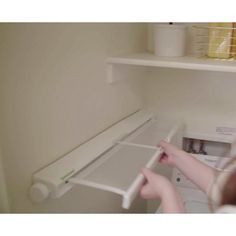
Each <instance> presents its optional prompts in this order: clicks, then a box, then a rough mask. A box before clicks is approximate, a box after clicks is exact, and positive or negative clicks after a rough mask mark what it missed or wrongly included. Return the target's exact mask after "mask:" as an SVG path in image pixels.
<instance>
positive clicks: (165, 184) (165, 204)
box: [140, 168, 184, 213]
mask: <svg viewBox="0 0 236 236" xmlns="http://www.w3.org/2000/svg"><path fill="white" fill-rule="evenodd" d="M142 173H143V175H144V177H145V178H146V183H145V184H144V185H143V187H142V188H141V191H140V195H141V197H142V198H145V199H158V198H160V199H161V206H162V210H163V212H164V213H181V212H184V206H183V202H182V199H181V197H180V195H179V193H178V192H177V190H176V189H175V187H174V185H173V184H172V183H171V182H170V181H169V180H168V179H167V178H165V177H164V176H161V175H157V174H155V173H153V172H152V171H151V170H149V169H147V168H144V169H143V171H142Z"/></svg>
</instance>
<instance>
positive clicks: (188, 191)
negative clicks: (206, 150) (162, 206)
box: [159, 154, 229, 213]
mask: <svg viewBox="0 0 236 236" xmlns="http://www.w3.org/2000/svg"><path fill="white" fill-rule="evenodd" d="M193 156H194V157H195V158H197V159H198V160H199V161H202V162H203V163H205V164H206V165H208V166H211V167H213V168H216V169H221V167H223V166H224V164H225V163H226V162H228V160H229V158H227V157H225V158H223V157H219V156H211V155H201V154H193ZM172 183H173V184H174V185H175V186H176V187H177V190H178V192H179V193H180V195H181V197H182V199H183V202H184V206H185V210H186V212H187V213H211V208H210V207H209V206H210V205H209V199H208V197H207V196H206V194H205V193H203V192H202V191H201V190H199V188H198V187H197V186H196V185H195V184H193V183H192V182H191V181H190V180H189V179H188V178H186V177H185V176H184V175H183V174H182V173H181V172H180V171H179V170H178V169H176V168H174V169H173V174H172ZM159 211H160V210H159Z"/></svg>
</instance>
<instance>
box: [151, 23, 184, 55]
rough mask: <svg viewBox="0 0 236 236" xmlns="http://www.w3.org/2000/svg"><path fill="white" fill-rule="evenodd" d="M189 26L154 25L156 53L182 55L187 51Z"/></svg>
mask: <svg viewBox="0 0 236 236" xmlns="http://www.w3.org/2000/svg"><path fill="white" fill-rule="evenodd" d="M186 37H187V26H184V25H179V24H178V25H176V24H155V25H154V53H155V55H157V56H164V57H165V56H166V57H180V56H184V55H185V53H186V44H187V38H186Z"/></svg>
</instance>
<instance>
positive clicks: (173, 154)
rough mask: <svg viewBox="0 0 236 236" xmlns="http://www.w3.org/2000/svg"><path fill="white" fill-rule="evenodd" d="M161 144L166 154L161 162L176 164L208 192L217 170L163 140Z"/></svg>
mask: <svg viewBox="0 0 236 236" xmlns="http://www.w3.org/2000/svg"><path fill="white" fill-rule="evenodd" d="M160 146H161V147H162V148H163V149H164V155H163V157H162V158H161V160H160V162H162V163H168V164H172V165H174V166H175V167H176V168H178V169H179V170H180V171H181V172H182V173H183V174H184V175H185V176H187V177H188V178H189V179H190V180H191V181H193V182H194V183H195V184H196V185H198V187H199V188H200V189H201V190H203V191H204V192H205V193H207V191H208V189H209V187H210V186H211V184H212V183H213V181H214V176H215V170H214V169H213V168H211V167H209V166H207V165H205V164H203V163H202V162H200V161H198V160H197V159H196V158H194V157H193V156H191V155H190V154H188V153H186V152H185V151H182V150H180V149H178V148H177V147H175V146H173V145H171V144H169V143H167V142H165V141H161V142H160Z"/></svg>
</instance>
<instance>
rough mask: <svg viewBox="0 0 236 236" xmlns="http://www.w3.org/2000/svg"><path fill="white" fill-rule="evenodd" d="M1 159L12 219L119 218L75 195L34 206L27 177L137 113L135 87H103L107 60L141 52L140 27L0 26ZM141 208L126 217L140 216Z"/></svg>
mask: <svg viewBox="0 0 236 236" xmlns="http://www.w3.org/2000/svg"><path fill="white" fill-rule="evenodd" d="M0 32H1V37H0V38H1V41H0V47H1V54H0V62H1V65H2V68H1V83H2V84H1V86H2V101H1V105H2V109H1V111H2V113H1V116H2V135H3V140H2V151H3V164H4V169H5V172H6V179H7V187H8V190H9V201H10V206H11V211H12V212H121V211H122V209H121V208H120V203H121V201H120V198H119V197H117V196H115V195H113V194H108V193H105V192H100V191H97V190H92V189H89V188H85V187H81V188H79V189H78V190H77V189H76V190H73V191H71V192H70V193H68V194H67V195H66V196H64V197H63V198H61V199H59V200H55V201H49V202H46V203H45V204H42V205H40V206H36V205H33V204H32V203H31V202H30V201H29V199H28V196H27V192H28V189H29V186H30V184H31V177H32V174H33V173H34V172H35V171H37V170H38V169H40V168H42V167H44V166H46V165H47V164H49V163H51V162H53V161H55V160H56V159H58V158H59V157H61V156H63V154H65V153H67V152H68V151H70V150H72V149H73V148H75V147H76V146H78V145H79V144H81V143H83V142H85V141H86V140H88V139H89V138H91V137H92V136H94V135H96V134H97V133H99V132H101V131H102V130H104V129H105V128H107V127H108V126H110V125H112V124H113V123H115V122H117V121H119V120H120V119H121V118H123V117H125V116H127V115H128V114H130V113H132V112H134V111H135V110H137V109H138V108H140V107H141V106H142V95H143V94H142V86H143V84H142V83H141V81H140V82H138V83H134V82H132V81H130V82H129V83H128V86H127V84H124V83H118V84H116V85H110V84H107V83H106V70H105V68H106V67H105V59H106V58H107V56H109V55H113V54H120V53H124V52H125V53H127V52H137V51H144V50H145V47H146V25H145V24H108V23H107V24H85V23H83V24H78V23H77V24H1V25H0ZM144 207H145V203H144V202H141V203H139V204H136V207H135V209H133V211H143V209H144Z"/></svg>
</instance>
